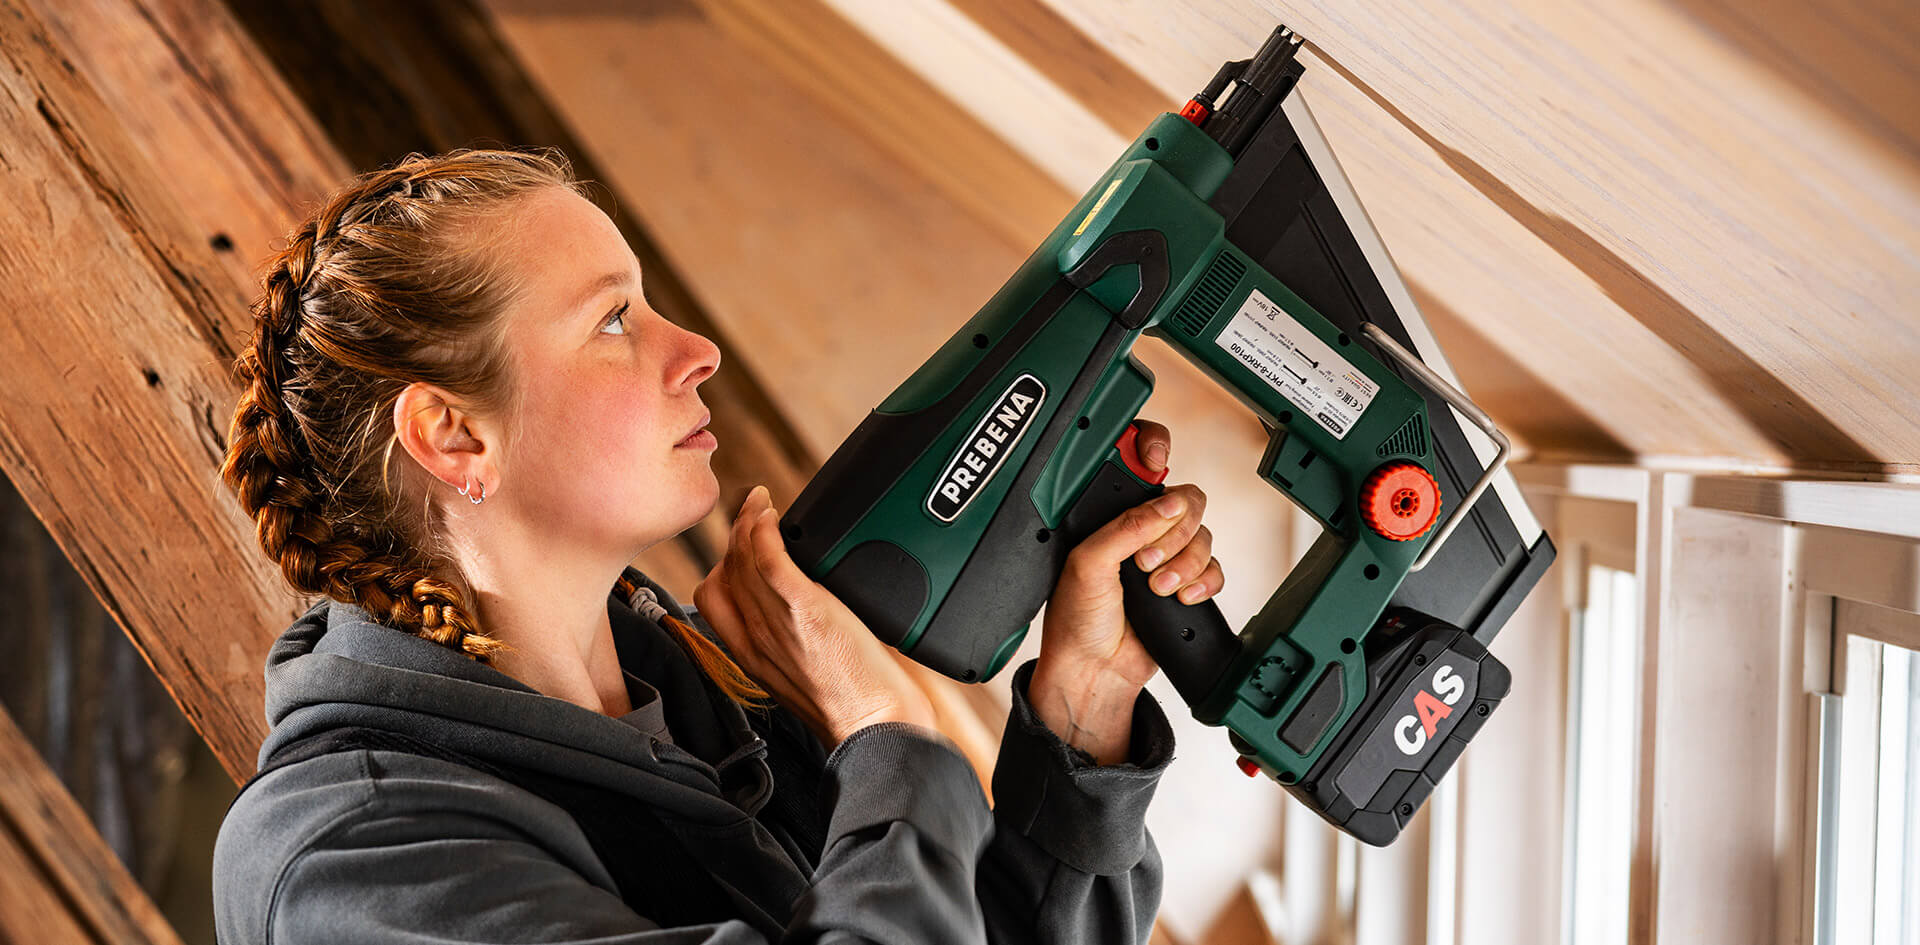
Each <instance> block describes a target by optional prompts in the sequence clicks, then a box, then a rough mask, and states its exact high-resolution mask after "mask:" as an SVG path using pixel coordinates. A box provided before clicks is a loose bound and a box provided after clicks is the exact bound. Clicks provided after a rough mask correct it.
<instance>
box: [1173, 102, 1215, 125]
mask: <svg viewBox="0 0 1920 945" xmlns="http://www.w3.org/2000/svg"><path fill="white" fill-rule="evenodd" d="M1211 114H1213V109H1211V108H1208V107H1207V106H1205V105H1202V104H1200V103H1199V102H1197V101H1194V100H1193V99H1187V104H1186V105H1184V106H1182V107H1181V109H1180V117H1181V118H1185V119H1186V120H1188V121H1190V122H1193V123H1194V124H1196V125H1197V124H1200V123H1201V122H1203V121H1206V120H1207V116H1208V115H1211Z"/></svg>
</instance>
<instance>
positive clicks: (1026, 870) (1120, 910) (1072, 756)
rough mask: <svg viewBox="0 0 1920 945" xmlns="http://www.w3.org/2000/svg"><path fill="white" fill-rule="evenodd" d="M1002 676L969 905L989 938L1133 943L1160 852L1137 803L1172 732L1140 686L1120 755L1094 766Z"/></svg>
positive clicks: (1153, 782) (1147, 930)
mask: <svg viewBox="0 0 1920 945" xmlns="http://www.w3.org/2000/svg"><path fill="white" fill-rule="evenodd" d="M1035 662H1036V661H1033V660H1029V661H1027V662H1026V663H1025V664H1023V665H1021V667H1020V668H1019V669H1018V670H1016V671H1015V673H1014V675H1013V687H1012V689H1013V708H1012V710H1011V711H1010V712H1009V713H1008V718H1007V729H1006V734H1005V735H1004V736H1003V737H1002V739H1001V742H1000V756H999V760H998V761H997V762H995V764H994V771H993V796H994V803H995V807H994V811H993V814H994V824H995V830H994V833H993V837H992V840H991V842H990V843H989V844H988V846H987V851H986V854H985V856H984V857H983V858H982V860H981V863H980V878H979V893H980V902H981V906H982V908H983V910H984V914H985V916H986V920H987V929H988V932H989V936H988V937H989V939H990V940H991V941H994V942H998V943H1014V942H1040V943H1048V945H1052V943H1068V942H1114V943H1121V942H1145V941H1146V940H1147V937H1148V936H1149V935H1150V934H1151V933H1152V931H1153V920H1154V916H1155V914H1157V913H1158V912H1159V908H1160V890H1161V883H1162V879H1163V874H1162V870H1161V864H1160V854H1159V851H1158V850H1157V849H1156V848H1155V846H1154V843H1153V837H1152V835H1151V834H1149V833H1148V832H1147V827H1146V812H1147V804H1148V802H1149V801H1151V800H1152V799H1153V791H1154V788H1155V787H1156V786H1157V785H1158V784H1159V783H1160V775H1161V774H1162V772H1164V771H1165V770H1166V767H1167V764H1168V763H1169V762H1170V761H1171V760H1172V758H1173V728H1172V726H1171V725H1169V724H1168V722H1167V717H1166V715H1165V714H1164V713H1163V712H1161V710H1160V705H1159V703H1158V702H1157V701H1156V700H1155V699H1154V698H1153V697H1152V696H1151V695H1149V694H1147V693H1146V692H1145V691H1142V692H1141V693H1140V697H1139V698H1138V699H1137V700H1136V701H1135V702H1134V707H1133V739H1132V744H1131V745H1130V749H1129V752H1128V756H1127V760H1126V761H1124V762H1122V763H1120V764H1114V765H1099V764H1096V763H1095V762H1094V761H1093V759H1092V758H1091V757H1089V756H1088V755H1087V754H1086V753H1085V752H1081V751H1078V750H1076V749H1074V748H1072V747H1071V746H1069V745H1068V744H1067V743H1066V742H1065V741H1064V740H1063V739H1061V738H1060V737H1059V736H1058V735H1056V734H1054V732H1053V730H1052V729H1049V728H1048V727H1047V726H1046V724H1045V723H1044V722H1041V721H1040V718H1039V716H1038V715H1037V714H1035V712H1034V710H1033V705H1032V703H1031V702H1030V701H1028V697H1027V684H1028V682H1029V681H1030V680H1031V679H1032V678H1033V670H1034V665H1035Z"/></svg>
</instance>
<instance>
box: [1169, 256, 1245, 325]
mask: <svg viewBox="0 0 1920 945" xmlns="http://www.w3.org/2000/svg"><path fill="white" fill-rule="evenodd" d="M1246 271H1247V264H1246V263H1243V262H1241V261H1240V260H1239V258H1238V257H1236V256H1234V254H1233V252H1232V251H1230V250H1221V251H1220V255H1218V256H1215V257H1213V263H1212V264H1211V265H1209V266H1207V271H1206V274H1205V275H1203V276H1201V277H1200V281H1199V282H1197V283H1195V284H1194V286H1193V291H1191V292H1188V293H1187V298H1186V300H1185V301H1183V302H1181V303H1180V307H1179V308H1178V309H1176V310H1174V313H1173V319H1172V321H1173V327H1174V328H1176V329H1178V330H1179V331H1180V332H1181V333H1182V334H1185V335H1186V336H1187V337H1189V338H1198V337H1200V333H1201V332H1203V331H1206V330H1207V323H1208V322H1210V321H1213V315H1214V313H1215V312H1218V311H1219V310H1220V306H1222V305H1225V304H1226V302H1227V295H1228V294H1229V293H1231V292H1232V291H1233V287H1234V286H1236V285H1239V284H1240V277H1241V276H1242V275H1244V274H1245V273H1246Z"/></svg>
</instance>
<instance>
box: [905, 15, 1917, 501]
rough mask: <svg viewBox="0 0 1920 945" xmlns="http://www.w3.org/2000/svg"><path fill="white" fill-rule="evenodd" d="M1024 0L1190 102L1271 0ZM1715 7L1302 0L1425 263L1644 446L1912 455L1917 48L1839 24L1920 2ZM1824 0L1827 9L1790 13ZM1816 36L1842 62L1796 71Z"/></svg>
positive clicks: (1343, 115)
mask: <svg viewBox="0 0 1920 945" xmlns="http://www.w3.org/2000/svg"><path fill="white" fill-rule="evenodd" d="M956 5H957V6H965V4H961V3H957V4H956ZM1028 6H1030V5H1022V4H1015V5H1013V6H1012V7H1010V8H1008V10H1007V12H1004V13H1003V14H1002V15H1001V16H998V17H993V18H983V19H982V22H983V23H987V24H989V26H990V28H991V29H993V30H996V31H998V32H999V33H1000V34H1002V35H1005V36H1015V37H1017V36H1019V35H1020V34H1022V33H1030V32H1034V31H1036V30H1043V29H1048V28H1056V29H1057V28H1058V27H1057V24H1058V23H1059V22H1062V21H1064V22H1065V23H1067V24H1070V25H1071V26H1073V27H1077V28H1078V29H1079V30H1081V31H1083V32H1084V33H1085V34H1086V35H1087V36H1088V37H1089V38H1091V40H1092V41H1093V42H1094V43H1095V44H1096V45H1097V46H1098V47H1100V48H1101V49H1104V50H1105V51H1106V53H1107V55H1108V57H1109V60H1108V62H1106V63H1105V64H1103V65H1101V66H1098V67H1096V68H1098V69H1099V70H1100V71H1106V72H1120V71H1126V70H1128V69H1129V68H1131V69H1133V70H1137V71H1138V72H1139V73H1140V75H1141V76H1142V77H1143V78H1144V79H1145V80H1146V81H1147V82H1148V83H1150V84H1151V85H1153V86H1154V87H1156V88H1159V89H1160V90H1162V91H1163V92H1164V93H1165V94H1166V95H1167V96H1168V97H1169V98H1170V99H1175V100H1180V99H1184V97H1185V96H1186V95H1188V94H1190V93H1191V92H1192V91H1194V90H1195V89H1196V88H1198V87H1199V85H1201V84H1202V83H1204V81H1205V79H1206V78H1207V77H1210V76H1211V75H1212V74H1213V70H1214V69H1215V68H1216V67H1217V66H1218V64H1219V63H1220V62H1221V61H1222V60H1224V59H1228V58H1242V57H1245V56H1246V55H1248V53H1249V52H1250V51H1251V50H1252V49H1253V48H1254V47H1255V46H1256V45H1257V44H1258V43H1259V42H1260V41H1261V40H1262V39H1264V38H1265V36H1266V34H1267V32H1268V31H1269V30H1270V29H1271V28H1272V27H1273V25H1274V24H1275V18H1274V16H1273V15H1272V14H1270V13H1267V12H1264V11H1260V10H1256V9H1253V8H1244V7H1241V6H1240V5H1237V4H1232V3H1229V2H1225V0H1183V2H1178V3H1167V4H1108V3H1099V2H1089V0H1048V2H1047V3H1046V6H1047V8H1048V9H1047V11H1046V13H1045V14H1044V15H1033V14H1023V13H1022V12H1021V11H1022V10H1024V9H1026V8H1027V7H1028ZM1390 6H1391V8H1389V7H1390ZM1692 6H1693V7H1697V8H1698V9H1693V10H1676V9H1674V8H1673V7H1672V6H1671V5H1666V4H1659V3H1655V2H1651V0H1642V2H1635V3H1628V4H1616V5H1609V6H1607V7H1605V8H1604V9H1586V8H1581V9H1575V8H1552V9H1547V8H1536V7H1513V6H1510V5H1502V4H1496V3H1492V2H1490V0H1488V2H1477V3H1468V4H1460V5H1450V6H1432V7H1428V8H1417V9H1407V8H1404V7H1403V6H1399V5H1389V4H1387V3H1384V2H1372V3H1363V4H1359V5H1357V6H1356V5H1354V4H1347V3H1309V4H1306V5H1295V6H1294V7H1291V8H1289V10H1288V12H1287V15H1286V17H1285V19H1286V21H1287V22H1288V23H1289V25H1292V26H1294V27H1295V28H1296V29H1299V30H1300V31H1301V32H1303V33H1304V34H1305V35H1306V36H1307V37H1308V38H1309V39H1310V40H1311V41H1312V44H1313V45H1312V48H1311V49H1310V51H1309V52H1308V53H1307V54H1306V57H1307V64H1308V67H1309V79H1308V81H1307V83H1306V84H1304V85H1303V89H1305V90H1306V92H1307V94H1308V95H1309V96H1310V100H1311V101H1312V102H1313V104H1314V105H1315V108H1316V111H1317V112H1318V114H1319V116H1320V118H1321V121H1322V124H1323V126H1324V127H1325V129H1326V131H1327V134H1328V137H1329V138H1330V139H1331V140H1332V143H1333V146H1334V149H1335V151H1336V152H1337V153H1338V154H1339V155H1340V156H1341V161H1342V164H1343V165H1345V167H1346V170H1347V172H1348V175H1349V176H1350V177H1352V178H1353V179H1354V182H1355V185H1356V187H1357V188H1358V189H1359V191H1360V195H1361V198H1362V200H1363V201H1364V202H1366V203H1367V205H1368V207H1369V208H1370V210H1371V212H1372V214H1373V217H1374V221H1375V223H1376V224H1377V225H1379V227H1380V228H1381V230H1382V234H1383V236H1384V237H1385V239H1386V242H1387V244H1388V245H1389V246H1390V247H1392V248H1393V251H1394V254H1395V257H1396V259H1397V260H1398V261H1399V262H1400V264H1401V266H1402V268H1403V269H1404V270H1406V272H1407V275H1408V277H1409V279H1410V280H1411V281H1413V282H1415V283H1416V284H1418V285H1420V286H1422V287H1424V289H1425V291H1426V292H1427V293H1428V294H1430V295H1432V296H1433V297H1435V298H1438V299H1439V300H1440V301H1441V302H1442V303H1443V304H1444V305H1446V306H1447V307H1448V308H1449V309H1451V310H1453V311H1455V312H1459V313H1462V314H1463V315H1464V317H1466V318H1470V319H1471V320H1472V321H1473V322H1474V323H1475V324H1476V325H1477V326H1479V327H1480V330H1481V333H1482V334H1483V335H1484V336H1485V337H1487V338H1489V339H1491V340H1492V341H1493V342H1494V343H1495V344H1497V345H1499V346H1500V347H1502V348H1503V349H1505V351H1506V352H1507V354H1508V356H1509V357H1508V360H1509V361H1511V362H1513V363H1517V364H1521V365H1527V366H1529V367H1530V368H1531V369H1532V370H1534V371H1535V372H1537V374H1538V375H1539V376H1540V377H1539V379H1540V382H1541V384H1542V386H1544V387H1545V388H1547V389H1549V390H1551V391H1553V392H1554V393H1555V394H1556V395H1557V396H1559V397H1562V398H1564V399H1565V400H1566V401H1568V402H1569V403H1570V404H1571V405H1573V406H1574V407H1576V408H1578V410H1579V411H1580V412H1581V413H1584V414H1585V415H1586V416H1587V417H1589V418H1598V419H1599V420H1600V421H1601V422H1602V423H1603V424H1604V427H1605V429H1606V430H1607V431H1608V432H1609V433H1610V434H1612V435H1613V436H1614V437H1615V438H1616V439H1618V440H1619V441H1620V442H1622V443H1623V444H1625V445H1626V446H1627V447H1628V448H1629V449H1631V450H1632V451H1633V452H1634V453H1638V454H1643V455H1674V456H1694V457H1735V458H1742V459H1747V460H1750V461H1755V462H1762V463H1772V464H1788V465H1800V466H1806V467H1817V468H1826V469H1838V470H1846V471H1855V472H1884V471H1912V470H1913V469H1914V468H1915V459H1916V457H1920V424H1916V423H1915V422H1914V421H1913V420H1912V417H1911V411H1906V410H1897V409H1896V410H1888V409H1885V405H1888V404H1901V403H1913V402H1920V380H1916V379H1915V378H1914V377H1913V375H1912V372H1911V371H1907V370H1904V369H1903V368H1902V367H1901V365H1903V364H1907V363H1910V362H1912V361H1913V360H1914V359H1915V357H1916V356H1920V329H1916V327H1915V325H1914V323H1913V322H1912V320H1911V319H1910V318H1908V317H1907V315H1908V314H1909V306H1908V300H1909V299H1911V298H1912V297H1913V296H1914V295H1915V294H1916V291H1917V290H1920V266H1916V265H1915V260H1916V259H1920V186H1916V184H1917V183H1920V152H1916V151H1914V149H1912V148H1911V147H1909V146H1908V145H1909V144H1910V142H1911V139H1912V123H1911V121H1910V120H1908V119H1904V118H1902V117H1900V116H1902V115H1904V112H1905V111H1910V109H1908V110H1901V109H1898V108H1892V107H1890V106H1889V102H1890V101H1891V100H1889V99H1884V98H1876V97H1875V96H1878V95H1885V94H1891V93H1892V92H1895V91H1911V90H1912V89H1913V88H1914V85H1915V82H1914V80H1913V79H1912V78H1911V76H1913V75H1914V74H1915V70H1914V69H1913V64H1914V62H1915V60H1916V59H1920V52H1916V50H1915V44H1914V43H1913V42H1911V41H1910V40H1909V39H1906V38H1904V37H1907V36H1910V35H1911V34H1912V32H1913V31H1912V30H1911V29H1909V30H1906V31H1905V32H1903V33H1900V34H1899V35H1901V36H1902V37H1903V38H1902V39H1900V40H1895V41H1883V39H1882V38H1883V37H1887V36H1889V35H1890V33H1889V29H1890V27H1889V26H1887V25H1883V26H1879V27H1874V28H1867V29H1859V30H1847V29H1844V28H1842V26H1841V24H1844V23H1875V22H1879V23H1883V24H1899V23H1908V24H1911V22H1912V20H1913V16H1914V14H1913V13H1912V11H1911V5H1907V6H1906V7H1905V8H1890V7H1891V6H1892V5H1889V4H1886V3H1884V2H1877V0H1862V2H1858V3H1854V4H1850V5H1849V6H1848V8H1847V10H1846V11H1845V14H1844V15H1841V16H1839V17H1837V18H1836V19H1835V21H1833V22H1830V23H1829V22H1821V23H1818V24H1815V27H1814V28H1810V29H1809V30H1807V31H1804V32H1807V33H1809V34H1810V35H1814V36H1817V37H1818V42H1817V45H1816V46H1814V47H1811V49H1809V48H1803V47H1801V46H1799V45H1796V44H1794V43H1793V42H1792V39H1794V38H1797V37H1798V36H1800V35H1801V33H1800V32H1796V31H1795V30H1791V29H1788V28H1787V27H1786V26H1785V25H1784V23H1783V22H1780V21H1779V18H1774V17H1768V16H1762V15H1761V14H1760V13H1759V12H1757V11H1747V10H1744V9H1741V10H1736V9H1734V8H1731V7H1728V6H1726V5H1722V4H1714V3H1707V2H1703V3H1698V4H1693V5H1692ZM1773 6H1776V7H1777V6H1780V5H1779V4H1774V5H1773ZM1023 18H1024V19H1023ZM1809 19H1815V20H1824V19H1825V17H1824V15H1823V16H1820V17H1811V16H1806V15H1800V16H1787V17H1786V18H1785V22H1786V23H1802V24H1803V25H1804V21H1806V20H1809ZM1047 24H1054V25H1053V26H1051V27H1049V26H1048V25H1047ZM1896 32H1897V31H1896ZM1729 37H1732V38H1734V39H1735V40H1736V42H1735V43H1734V44H1732V45H1730V44H1729V43H1728V42H1727V40H1728V38H1729ZM1014 44H1015V41H1013V40H1010V41H1009V42H1008V45H1010V46H1011V45H1014ZM1020 45H1021V47H1022V48H1031V43H1030V42H1027V41H1020ZM1036 55H1038V54H1036ZM1812 60H1818V61H1819V62H1821V63H1824V64H1826V65H1828V66H1832V67H1836V68H1832V69H1827V70H1824V71H1820V72H1818V73H1817V74H1818V76H1819V78H1817V79H1804V78H1800V77H1801V76H1804V75H1805V74H1806V69H1805V63H1806V62H1808V61H1812ZM908 61H910V62H912V61H914V60H912V59H909V60H908ZM1054 61H1056V60H1055V59H1052V58H1046V57H1042V58H1039V59H1034V60H1029V63H1030V64H1031V65H1033V66H1034V67H1036V68H1038V69H1039V70H1040V71H1042V72H1043V73H1049V74H1051V73H1050V70H1049V63H1051V62H1054ZM1059 61H1064V62H1069V63H1071V64H1070V65H1069V66H1067V67H1065V68H1064V70H1063V71H1062V74H1063V75H1071V74H1078V73H1080V72H1083V71H1084V70H1085V69H1087V68H1088V66H1087V65H1086V64H1085V63H1084V61H1081V60H1079V59H1078V58H1077V57H1062V58H1061V59H1060V60H1059ZM1783 80H1787V81H1794V82H1798V83H1799V84H1800V85H1801V86H1802V89H1801V90H1800V91H1801V94H1795V92H1794V91H1793V90H1789V89H1785V88H1783V85H1782V81H1783ZM1054 84H1055V85H1060V86H1065V85H1067V84H1068V80H1067V79H1064V78H1062V79H1056V80H1054ZM1072 87H1074V88H1075V89H1077V90H1079V92H1080V94H1082V95H1086V96H1093V98H1092V101H1096V102H1101V103H1102V104H1101V106H1100V107H1097V108H1096V107H1094V106H1088V108H1087V110H1088V111H1090V112H1096V111H1097V112H1105V111H1106V110H1108V107H1109V106H1108V104H1107V103H1106V102H1105V100H1103V99H1101V98H1099V94H1100V93H1099V92H1098V90H1097V88H1090V87H1089V86H1087V85H1086V84H1084V83H1074V84H1073V86H1072ZM1807 89H1812V90H1814V92H1815V94H1814V95H1811V96H1810V95H1807V94H1804V93H1805V91H1806V90H1807ZM1786 312H1792V313H1793V317H1792V318H1783V317H1777V316H1778V314H1779V313H1786ZM1467 380H1468V386H1469V389H1470V390H1471V389H1472V388H1473V387H1474V386H1475V381H1476V379H1475V378H1474V377H1473V376H1471V375H1470V376H1468V378H1467ZM1503 401H1504V403H1506V404H1510V405H1516V404H1524V403H1525V401H1524V400H1519V399H1517V398H1503V399H1501V400H1495V401H1494V402H1493V403H1492V404H1490V406H1491V407H1492V408H1493V412H1494V413H1495V415H1496V416H1497V417H1498V416H1501V414H1502V411H1501V406H1502V402H1503ZM1502 419H1503V420H1504V419H1505V418H1504V417H1502ZM1533 422H1535V423H1538V422H1541V421H1538V420H1536V421H1533ZM1549 422H1550V421H1549ZM1519 432H1520V433H1521V434H1522V436H1523V437H1526V438H1528V439H1530V440H1531V439H1540V440H1546V439H1556V438H1565V437H1566V433H1563V432H1562V431H1559V430H1553V429H1552V428H1550V427H1539V426H1534V427H1528V426H1522V427H1521V429H1520V431H1519ZM1576 439H1588V440H1590V439H1591V436H1590V432H1589V433H1583V434H1581V435H1579V436H1577V437H1576ZM1583 451H1584V450H1583Z"/></svg>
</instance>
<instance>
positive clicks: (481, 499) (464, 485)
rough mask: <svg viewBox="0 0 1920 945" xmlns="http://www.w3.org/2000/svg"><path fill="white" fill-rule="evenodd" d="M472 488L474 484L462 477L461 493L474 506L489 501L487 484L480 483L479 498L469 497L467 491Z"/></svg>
mask: <svg viewBox="0 0 1920 945" xmlns="http://www.w3.org/2000/svg"><path fill="white" fill-rule="evenodd" d="M471 488H473V486H472V484H470V483H468V482H467V477H465V476H461V477H460V490H459V491H460V494H461V495H465V496H467V501H468V502H471V503H473V504H474V505H479V504H480V503H482V502H485V501H487V484H486V483H484V482H483V483H480V494H479V495H478V496H472V495H467V490H469V489H471ZM496 491H497V490H496Z"/></svg>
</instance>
